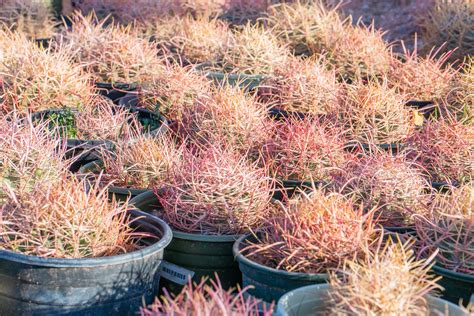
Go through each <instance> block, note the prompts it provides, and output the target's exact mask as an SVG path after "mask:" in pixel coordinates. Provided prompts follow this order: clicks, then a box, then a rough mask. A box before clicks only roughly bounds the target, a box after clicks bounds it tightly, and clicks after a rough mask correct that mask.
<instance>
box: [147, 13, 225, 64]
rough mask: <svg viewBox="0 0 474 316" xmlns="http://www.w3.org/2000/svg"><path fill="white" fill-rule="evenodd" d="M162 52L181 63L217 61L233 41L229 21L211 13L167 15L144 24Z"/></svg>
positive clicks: (210, 62)
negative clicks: (212, 15)
mask: <svg viewBox="0 0 474 316" xmlns="http://www.w3.org/2000/svg"><path fill="white" fill-rule="evenodd" d="M145 25H146V26H145V27H146V33H148V35H150V36H151V37H152V39H153V40H154V42H155V43H156V44H157V45H158V48H159V51H160V55H162V56H164V57H167V58H169V59H171V60H172V61H174V62H177V63H179V64H181V65H184V66H188V65H199V64H203V63H206V65H208V66H211V67H212V65H216V64H218V63H219V62H220V60H221V59H222V52H223V51H225V49H226V47H227V46H228V45H230V44H231V42H232V41H233V34H232V32H231V30H230V29H229V25H228V24H227V23H226V22H224V21H222V20H219V19H217V18H213V17H210V16H208V15H201V16H197V17H193V16H191V15H187V16H183V17H164V18H159V19H155V20H151V21H149V22H147V23H146V24H145Z"/></svg>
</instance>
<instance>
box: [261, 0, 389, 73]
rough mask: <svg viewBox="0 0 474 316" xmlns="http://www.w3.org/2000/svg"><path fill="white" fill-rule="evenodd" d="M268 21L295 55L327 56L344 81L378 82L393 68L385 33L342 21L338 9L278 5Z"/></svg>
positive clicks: (345, 20) (312, 4) (317, 5)
mask: <svg viewBox="0 0 474 316" xmlns="http://www.w3.org/2000/svg"><path fill="white" fill-rule="evenodd" d="M267 22H268V24H269V26H270V27H271V28H272V29H273V32H274V33H275V34H276V35H277V36H278V37H279V38H280V39H281V40H282V41H283V42H284V43H288V44H289V45H290V47H291V48H292V49H293V52H294V53H295V54H296V55H306V56H313V55H319V54H326V56H327V58H328V60H329V61H330V64H331V65H332V67H333V68H334V69H335V71H336V74H337V77H338V78H339V79H341V80H344V81H349V82H353V81H357V80H360V79H375V78H378V77H381V76H382V77H383V75H384V74H385V73H386V72H387V71H388V70H389V68H390V63H391V60H392V58H393V57H392V54H391V52H390V47H389V45H387V43H386V42H385V41H384V40H383V38H382V36H383V35H384V33H383V32H381V31H379V30H376V29H375V27H374V25H371V26H364V25H362V24H361V23H356V25H353V24H354V23H353V21H352V17H348V18H346V19H343V18H342V17H341V16H340V15H339V13H338V12H337V6H336V8H332V9H330V10H328V9H326V8H325V7H324V4H322V3H318V2H316V3H309V2H300V1H297V2H295V3H290V4H279V5H275V6H274V7H273V9H272V8H271V9H270V13H269V18H268V21H267Z"/></svg>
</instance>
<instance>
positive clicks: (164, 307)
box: [140, 278, 273, 316]
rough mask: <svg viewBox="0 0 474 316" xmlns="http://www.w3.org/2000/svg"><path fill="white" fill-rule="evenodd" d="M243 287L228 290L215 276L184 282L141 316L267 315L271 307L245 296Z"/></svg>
mask: <svg viewBox="0 0 474 316" xmlns="http://www.w3.org/2000/svg"><path fill="white" fill-rule="evenodd" d="M246 293H247V289H237V290H236V289H229V290H226V289H224V288H223V287H222V284H221V283H220V282H219V279H218V278H216V280H211V281H210V284H209V283H206V279H203V280H202V281H201V282H200V283H199V284H191V282H189V283H188V285H187V286H185V287H184V288H183V290H182V291H181V293H179V294H178V295H172V294H169V293H168V292H165V295H164V296H162V297H161V299H158V298H157V299H156V301H155V302H154V303H153V304H152V305H150V306H148V307H144V308H141V309H140V313H141V316H158V315H194V314H199V315H205V316H210V315H248V316H271V315H272V313H273V306H272V307H270V308H264V309H263V310H262V309H261V308H260V306H259V303H260V301H259V300H257V299H255V298H253V297H251V296H246V295H245V294H246Z"/></svg>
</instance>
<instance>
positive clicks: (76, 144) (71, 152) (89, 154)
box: [66, 139, 113, 173]
mask: <svg viewBox="0 0 474 316" xmlns="http://www.w3.org/2000/svg"><path fill="white" fill-rule="evenodd" d="M101 147H103V148H107V149H112V148H113V144H112V143H111V142H109V141H105V140H79V139H68V140H66V158H68V159H72V160H73V162H72V164H71V166H70V167H69V171H71V172H73V173H76V172H78V171H79V170H80V169H81V168H82V167H83V166H85V165H87V164H89V163H91V162H94V161H96V160H98V159H99V157H98V155H97V151H98V150H100V148H101Z"/></svg>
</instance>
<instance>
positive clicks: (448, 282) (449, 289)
mask: <svg viewBox="0 0 474 316" xmlns="http://www.w3.org/2000/svg"><path fill="white" fill-rule="evenodd" d="M433 272H434V273H436V274H437V275H439V276H442V277H443V278H442V279H441V280H440V281H438V283H439V284H440V285H441V286H442V287H444V291H443V298H444V299H445V300H448V301H450V302H453V303H455V304H458V303H459V301H460V300H462V302H463V304H464V305H466V306H467V304H468V303H469V302H472V303H473V304H474V276H473V275H468V274H465V273H459V272H454V271H451V270H448V269H444V268H442V267H440V266H439V265H435V266H433Z"/></svg>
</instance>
